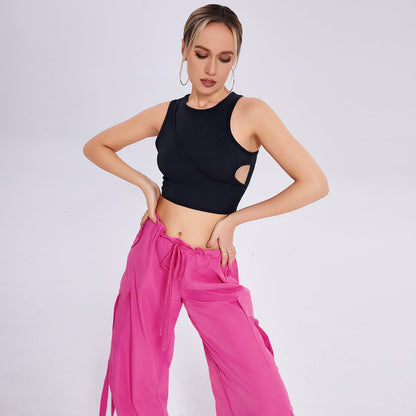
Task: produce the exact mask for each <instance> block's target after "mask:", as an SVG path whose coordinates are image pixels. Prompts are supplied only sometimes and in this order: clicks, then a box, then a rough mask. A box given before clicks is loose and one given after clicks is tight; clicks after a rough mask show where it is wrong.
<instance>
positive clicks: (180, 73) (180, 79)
mask: <svg viewBox="0 0 416 416" xmlns="http://www.w3.org/2000/svg"><path fill="white" fill-rule="evenodd" d="M184 61H185V59H182V62H181V69H180V70H179V82H180V83H181V84H182V85H186V84H187V83H188V81H189V76H188V79H187V80H186V82H185V84H184V83H183V82H182V67H183V63H184Z"/></svg>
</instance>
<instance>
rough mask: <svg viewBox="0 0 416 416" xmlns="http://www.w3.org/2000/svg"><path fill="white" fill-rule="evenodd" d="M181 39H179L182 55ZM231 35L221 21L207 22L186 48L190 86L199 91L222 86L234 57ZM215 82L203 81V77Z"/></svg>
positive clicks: (202, 91)
mask: <svg viewBox="0 0 416 416" xmlns="http://www.w3.org/2000/svg"><path fill="white" fill-rule="evenodd" d="M183 53H184V42H183V40H182V55H183ZM235 54H236V51H235V50H234V37H233V33H232V32H231V30H230V29H229V28H228V27H227V26H226V25H225V24H224V23H217V22H211V23H209V24H208V25H207V26H206V27H205V29H204V30H203V31H202V32H201V34H200V36H199V38H198V40H197V41H196V42H195V45H194V47H193V48H192V49H191V50H189V51H188V53H187V56H185V59H187V68H188V76H189V80H190V81H191V83H192V86H193V89H196V90H198V92H200V93H201V94H212V93H215V92H217V91H220V90H223V89H224V84H225V82H226V81H227V78H228V75H229V73H230V70H231V67H232V66H233V64H234V62H235V60H236V55H235ZM207 78H208V79H212V80H214V81H215V83H212V84H211V83H210V84H207V83H205V84H204V83H203V82H202V81H201V80H203V79H207Z"/></svg>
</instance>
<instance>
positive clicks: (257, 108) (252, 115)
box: [237, 94, 271, 120]
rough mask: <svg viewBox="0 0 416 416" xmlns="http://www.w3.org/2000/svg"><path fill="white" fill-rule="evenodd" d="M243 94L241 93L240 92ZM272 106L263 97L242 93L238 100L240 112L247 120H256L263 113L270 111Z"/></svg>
mask: <svg viewBox="0 0 416 416" xmlns="http://www.w3.org/2000/svg"><path fill="white" fill-rule="evenodd" d="M240 95H241V94H240ZM270 110H271V107H270V106H269V105H268V104H267V103H266V102H265V101H264V100H263V99H261V98H258V97H250V96H245V95H242V96H241V97H240V98H239V100H238V109H237V111H238V112H239V114H241V115H242V116H244V117H245V118H247V120H256V119H258V118H259V116H261V115H262V114H265V113H268V112H269V111H270Z"/></svg>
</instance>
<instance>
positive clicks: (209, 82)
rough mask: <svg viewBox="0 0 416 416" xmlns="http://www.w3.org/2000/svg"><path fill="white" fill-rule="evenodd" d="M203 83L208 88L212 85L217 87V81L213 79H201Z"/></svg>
mask: <svg viewBox="0 0 416 416" xmlns="http://www.w3.org/2000/svg"><path fill="white" fill-rule="evenodd" d="M201 82H202V83H203V84H204V85H205V86H207V87H210V86H212V85H215V83H216V81H214V80H213V79H211V78H201Z"/></svg>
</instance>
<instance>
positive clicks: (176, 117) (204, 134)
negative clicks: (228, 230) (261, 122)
mask: <svg viewBox="0 0 416 416" xmlns="http://www.w3.org/2000/svg"><path fill="white" fill-rule="evenodd" d="M189 95H190V94H186V95H185V96H184V97H182V98H178V99H175V100H172V101H171V102H170V103H169V107H168V111H167V113H166V116H165V119H164V121H163V124H162V127H161V129H160V131H159V134H158V135H157V137H156V141H155V145H156V148H157V151H158V153H157V165H158V167H159V169H160V171H161V172H162V174H163V183H162V196H163V197H164V198H166V199H168V200H169V201H171V202H174V203H175V204H179V205H183V206H185V207H188V208H193V209H197V210H200V211H206V212H213V213H217V214H230V213H232V212H234V211H236V210H237V207H238V204H239V202H240V200H241V198H242V196H243V195H244V192H245V190H246V189H247V186H248V184H249V182H250V179H251V176H252V174H253V171H254V166H255V164H256V159H257V154H258V152H259V151H258V150H257V151H256V152H250V151H248V150H246V149H245V148H244V147H242V146H241V145H240V144H239V143H238V142H237V141H236V140H235V139H234V137H233V135H232V133H231V128H230V118H231V113H232V111H233V109H234V106H235V104H236V102H237V100H238V99H239V98H240V97H242V95H240V94H236V93H235V92H233V91H232V92H230V93H229V94H228V95H227V96H226V97H225V98H224V99H223V100H221V101H220V102H219V103H217V104H216V105H215V106H214V107H209V108H206V109H197V108H193V107H190V106H189V105H188V104H186V102H187V100H188V97H189ZM243 165H250V168H249V171H248V175H247V179H246V181H245V183H241V182H240V181H239V180H237V178H236V177H235V176H234V175H235V172H236V171H237V169H238V168H239V167H240V166H243Z"/></svg>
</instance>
